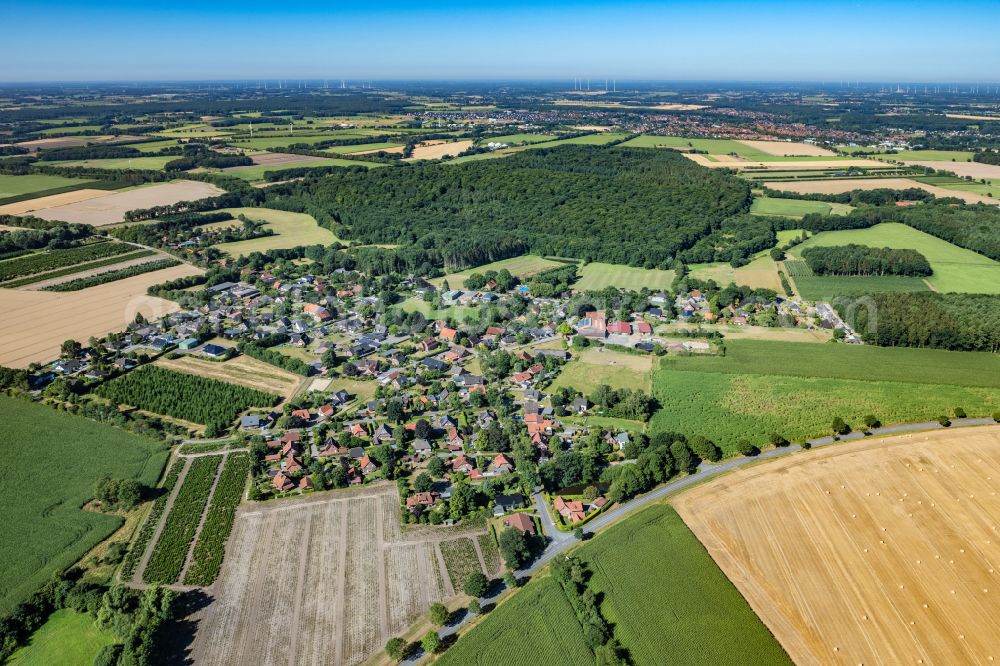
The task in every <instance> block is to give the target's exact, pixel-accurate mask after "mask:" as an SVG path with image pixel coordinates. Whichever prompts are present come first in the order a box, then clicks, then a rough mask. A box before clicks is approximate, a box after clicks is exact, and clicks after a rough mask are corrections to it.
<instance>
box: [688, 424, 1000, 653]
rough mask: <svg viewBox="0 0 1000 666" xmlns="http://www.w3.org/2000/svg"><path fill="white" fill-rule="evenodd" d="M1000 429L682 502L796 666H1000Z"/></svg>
mask: <svg viewBox="0 0 1000 666" xmlns="http://www.w3.org/2000/svg"><path fill="white" fill-rule="evenodd" d="M998 482H1000V428H998V427H996V426H985V427H977V428H967V429H962V430H957V431H956V430H939V431H933V432H927V433H917V434H911V435H905V436H898V437H892V438H888V439H882V440H872V441H869V442H866V443H860V444H851V445H845V446H837V447H830V448H828V449H824V450H822V451H814V452H802V453H798V454H794V455H791V456H788V457H786V458H783V459H781V460H777V461H774V462H770V463H765V464H761V465H757V466H751V467H748V468H746V469H744V470H740V471H737V472H734V473H733V474H730V475H728V476H725V477H722V478H719V479H718V480H715V481H711V482H709V483H707V484H704V485H702V486H698V487H696V488H694V489H692V490H689V491H687V492H684V493H682V494H681V495H680V496H678V497H677V499H676V500H675V501H674V504H675V506H676V507H677V510H678V511H679V513H680V514H681V516H682V517H683V518H684V520H685V522H686V523H687V524H688V526H689V527H691V529H692V530H694V532H695V534H697V535H698V538H699V539H700V540H701V541H702V543H703V544H705V546H706V548H707V549H708V550H709V552H710V553H711V554H712V557H713V558H714V559H715V561H716V562H717V563H718V564H719V566H720V567H721V568H722V570H723V571H724V572H725V573H726V575H727V576H728V577H729V578H730V580H732V581H733V583H734V584H735V585H736V586H737V588H739V590H740V591H741V592H742V593H743V595H744V596H745V597H746V598H747V600H748V601H749V602H750V605H751V606H752V607H753V608H754V610H755V611H756V612H757V614H758V615H759V616H760V617H761V619H762V620H763V621H764V622H765V623H766V624H767V625H768V627H769V628H770V629H771V631H772V632H774V634H775V636H776V637H777V638H778V640H779V641H780V642H781V644H782V645H783V646H784V648H785V649H786V650H787V651H788V653H789V655H790V656H791V657H792V659H793V660H794V661H795V662H796V663H797V664H828V663H844V664H859V663H860V664H866V665H869V664H906V663H909V664H915V663H925V664H959V663H963V664H964V663H987V661H990V660H992V659H995V658H997V657H1000V580H998V578H1000V541H998V539H1000V535H998V534H997V532H998V530H1000V496H998V494H997V485H998Z"/></svg>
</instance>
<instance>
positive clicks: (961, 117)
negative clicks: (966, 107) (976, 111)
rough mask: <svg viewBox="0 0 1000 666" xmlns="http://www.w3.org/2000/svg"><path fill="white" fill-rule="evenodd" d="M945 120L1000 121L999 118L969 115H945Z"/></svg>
mask: <svg viewBox="0 0 1000 666" xmlns="http://www.w3.org/2000/svg"><path fill="white" fill-rule="evenodd" d="M944 117H945V118H959V119H961V120H996V121H1000V116H977V115H973V114H969V113H946V114H944Z"/></svg>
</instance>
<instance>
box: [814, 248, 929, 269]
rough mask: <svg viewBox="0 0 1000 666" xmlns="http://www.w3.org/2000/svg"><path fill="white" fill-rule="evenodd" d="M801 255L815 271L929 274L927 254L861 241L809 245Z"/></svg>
mask: <svg viewBox="0 0 1000 666" xmlns="http://www.w3.org/2000/svg"><path fill="white" fill-rule="evenodd" d="M802 258H803V259H804V260H805V262H806V263H807V264H808V265H809V268H810V269H811V270H812V272H813V273H815V274H816V275H919V276H927V275H930V274H931V272H932V271H931V265H930V262H928V261H927V257H925V256H924V255H922V254H920V253H919V252H917V251H916V250H901V249H893V248H889V247H867V246H865V245H855V244H853V243H852V244H850V245H835V246H829V247H825V246H819V247H809V248H806V249H805V250H803V251H802Z"/></svg>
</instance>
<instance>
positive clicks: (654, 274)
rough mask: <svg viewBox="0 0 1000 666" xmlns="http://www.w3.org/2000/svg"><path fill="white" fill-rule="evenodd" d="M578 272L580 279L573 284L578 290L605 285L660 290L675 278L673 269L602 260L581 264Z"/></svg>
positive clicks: (633, 289) (587, 289) (596, 288)
mask: <svg viewBox="0 0 1000 666" xmlns="http://www.w3.org/2000/svg"><path fill="white" fill-rule="evenodd" d="M578 273H579V275H580V279H579V280H577V281H576V283H575V284H574V285H573V289H575V290H576V291H591V290H594V291H597V290H600V289H604V288H605V287H618V288H619V289H631V290H632V291H640V290H642V289H643V288H646V289H650V290H652V291H660V290H662V289H669V288H670V283H671V282H673V280H674V272H673V271H671V270H660V269H649V268H634V267H632V266H619V265H617V264H602V263H600V262H591V263H589V264H586V265H585V266H581V267H580V269H579V271H578Z"/></svg>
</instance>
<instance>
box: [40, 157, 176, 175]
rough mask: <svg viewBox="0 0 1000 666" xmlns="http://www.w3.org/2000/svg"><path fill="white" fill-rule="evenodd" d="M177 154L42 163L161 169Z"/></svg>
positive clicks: (102, 167)
mask: <svg viewBox="0 0 1000 666" xmlns="http://www.w3.org/2000/svg"><path fill="white" fill-rule="evenodd" d="M176 159H177V155H156V156H152V157H119V158H113V159H106V160H69V161H63V162H41V163H40V164H41V165H52V166H60V167H90V168H93V169H125V170H127V169H150V170H154V171H159V170H161V169H163V166H164V165H165V164H166V163H167V162H170V161H173V160H176Z"/></svg>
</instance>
